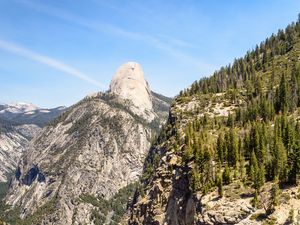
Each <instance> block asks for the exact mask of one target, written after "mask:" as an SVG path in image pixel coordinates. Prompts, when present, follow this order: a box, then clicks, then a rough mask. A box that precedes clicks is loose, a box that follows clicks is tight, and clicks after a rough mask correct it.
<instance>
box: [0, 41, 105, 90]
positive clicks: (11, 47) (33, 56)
mask: <svg viewBox="0 0 300 225" xmlns="http://www.w3.org/2000/svg"><path fill="white" fill-rule="evenodd" d="M0 49H3V50H5V51H8V52H11V53H13V54H15V55H19V56H22V57H24V58H27V59H30V60H33V61H36V62H39V63H41V64H44V65H47V66H49V67H52V68H54V69H56V70H59V71H62V72H64V73H65V74H68V75H71V76H73V77H77V78H79V79H81V80H83V81H86V82H88V83H90V84H93V85H96V86H98V87H100V88H105V85H103V84H101V83H99V82H98V81H96V80H94V79H92V78H91V77H89V76H88V75H86V74H85V73H83V72H81V71H80V70H78V69H76V68H74V67H72V66H70V65H67V64H65V63H63V62H61V61H59V60H57V59H54V58H51V57H48V56H45V55H42V54H39V53H37V52H34V51H32V50H30V49H27V48H24V47H21V46H19V45H16V44H14V43H12V42H7V41H4V40H1V39H0Z"/></svg>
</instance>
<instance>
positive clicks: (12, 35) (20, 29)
mask: <svg viewBox="0 0 300 225" xmlns="http://www.w3.org/2000/svg"><path fill="white" fill-rule="evenodd" d="M299 12H300V3H299V1H298V0H272V1H271V0H264V1H261V0H252V1H248V0H247V1H246V0H244V1H243V0H239V1H238V0H228V1H227V0H226V1H225V0H218V1H217V0H203V1H202V0H149V1H147V0H143V1H142V0H130V1H129V0H128V1H124V0H119V1H117V0H111V1H107V0H103V1H102V0H81V1H79V0H78V1H74V0H47V1H46V0H39V1H38V0H0V84H1V86H0V94H1V95H0V102H2V103H4V102H5V103H9V102H31V103H34V104H36V105H38V106H41V107H55V106H59V105H66V106H69V105H71V104H74V103H76V102H77V101H78V100H80V99H81V98H83V97H84V96H86V95H87V94H89V93H92V92H96V91H104V90H106V89H108V85H109V83H110V80H111V78H112V76H113V74H114V73H115V71H116V69H117V68H118V67H119V66H120V65H121V64H122V63H125V62H127V61H136V62H139V63H140V64H141V65H142V67H143V69H144V73H145V77H146V79H147V80H148V82H149V83H150V86H151V88H152V90H154V91H156V92H159V93H162V94H164V95H167V96H174V95H176V94H177V93H178V92H179V91H180V90H182V89H184V88H186V87H187V86H189V85H190V84H191V83H192V82H193V81H194V80H198V79H199V78H201V77H203V76H209V75H210V74H212V73H213V71H214V70H216V69H218V68H220V67H221V66H223V65H226V64H228V63H230V62H232V61H233V59H234V58H235V57H240V56H243V55H244V53H245V52H246V51H247V50H249V49H251V48H253V47H254V46H255V45H256V44H258V43H259V42H260V41H262V40H264V39H265V38H266V37H268V36H270V35H271V34H272V33H273V32H277V30H278V29H279V28H285V27H286V25H287V24H289V23H290V22H292V21H295V20H296V19H297V15H298V13H299Z"/></svg>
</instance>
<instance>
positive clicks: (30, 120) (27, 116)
mask: <svg viewBox="0 0 300 225" xmlns="http://www.w3.org/2000/svg"><path fill="white" fill-rule="evenodd" d="M65 110H66V107H64V106H60V107H56V108H52V109H44V108H39V107H37V106H35V105H33V104H31V103H15V104H2V105H0V119H2V120H5V121H8V122H12V123H17V124H19V125H22V124H35V125H37V126H39V127H43V126H45V125H46V124H47V123H48V122H49V121H50V120H52V119H53V118H55V117H57V116H58V115H60V114H61V113H62V112H64V111H65Z"/></svg>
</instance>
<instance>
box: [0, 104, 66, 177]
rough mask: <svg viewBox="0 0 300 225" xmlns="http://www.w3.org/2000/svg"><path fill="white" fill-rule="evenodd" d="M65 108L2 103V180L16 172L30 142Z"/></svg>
mask: <svg viewBox="0 0 300 225" xmlns="http://www.w3.org/2000/svg"><path fill="white" fill-rule="evenodd" d="M64 110H65V107H58V108H54V109H42V108H38V107H36V106H34V105H33V104H26V103H16V104H6V105H0V182H6V181H7V178H8V176H10V174H12V173H13V172H14V170H15V169H16V166H17V164H18V162H19V160H20V158H21V156H22V154H23V153H24V151H25V149H26V146H27V144H28V142H29V141H30V140H31V139H32V138H33V137H34V136H35V135H36V134H37V133H38V132H39V131H40V130H41V129H42V127H43V126H45V125H46V124H47V123H48V122H49V121H51V120H52V119H54V118H56V117H57V116H59V115H60V113H62V112H63V111H64Z"/></svg>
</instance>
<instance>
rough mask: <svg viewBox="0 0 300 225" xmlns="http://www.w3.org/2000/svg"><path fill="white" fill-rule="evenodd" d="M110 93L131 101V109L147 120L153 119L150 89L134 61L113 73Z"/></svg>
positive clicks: (139, 67) (140, 69)
mask: <svg viewBox="0 0 300 225" xmlns="http://www.w3.org/2000/svg"><path fill="white" fill-rule="evenodd" d="M109 92H110V93H112V94H115V95H117V96H118V97H119V98H121V99H124V100H127V101H130V102H131V110H132V111H133V112H134V113H135V114H137V115H139V116H142V117H144V118H146V119H147V120H148V121H151V120H153V119H154V117H155V114H154V111H153V104H152V96H151V90H150V87H149V85H148V83H147V81H146V80H145V78H144V73H143V70H142V67H141V66H140V65H139V64H138V63H136V62H128V63H125V64H123V65H122V66H121V67H120V68H119V69H118V70H117V72H116V74H115V75H114V77H113V79H112V81H111V84H110V90H109Z"/></svg>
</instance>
